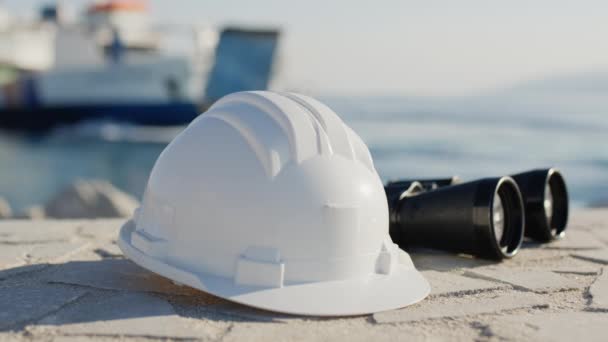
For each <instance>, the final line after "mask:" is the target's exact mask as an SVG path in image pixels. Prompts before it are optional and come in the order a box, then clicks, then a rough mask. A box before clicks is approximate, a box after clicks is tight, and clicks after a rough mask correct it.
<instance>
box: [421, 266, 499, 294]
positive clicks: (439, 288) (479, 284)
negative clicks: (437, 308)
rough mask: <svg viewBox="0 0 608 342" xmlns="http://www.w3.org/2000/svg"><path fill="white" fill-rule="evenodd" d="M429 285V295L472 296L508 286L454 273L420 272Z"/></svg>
mask: <svg viewBox="0 0 608 342" xmlns="http://www.w3.org/2000/svg"><path fill="white" fill-rule="evenodd" d="M422 274H423V275H424V277H425V278H426V280H428V281H429V283H430V284H431V295H432V296H440V295H446V294H472V293H476V292H480V291H489V290H497V289H504V288H506V287H508V285H506V284H504V283H497V282H491V281H487V280H483V279H475V278H470V277H465V276H463V275H461V274H458V273H455V272H438V271H422Z"/></svg>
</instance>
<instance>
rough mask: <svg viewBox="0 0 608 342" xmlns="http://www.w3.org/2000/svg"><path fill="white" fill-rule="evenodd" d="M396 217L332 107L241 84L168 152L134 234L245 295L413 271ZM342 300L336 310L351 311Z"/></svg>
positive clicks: (172, 263)
mask: <svg viewBox="0 0 608 342" xmlns="http://www.w3.org/2000/svg"><path fill="white" fill-rule="evenodd" d="M388 226H389V221H388V206H387V200H386V195H385V193H384V187H383V185H382V182H381V180H380V177H379V176H378V174H377V172H376V170H375V169H374V165H373V162H372V158H371V155H370V153H369V150H368V149H367V147H366V145H365V144H364V143H363V141H362V140H361V139H360V138H359V136H358V135H357V134H356V133H355V132H353V131H352V130H351V129H350V128H349V127H348V126H346V125H345V124H344V123H343V122H342V120H341V119H340V118H339V117H338V116H337V115H336V114H335V113H334V112H333V111H332V110H331V109H329V108H328V107H326V106H325V105H323V104H321V103H320V102H318V101H316V100H314V99H311V98H308V97H305V96H302V95H296V94H279V93H272V92H241V93H235V94H231V95H228V96H226V97H224V98H222V99H221V100H219V101H218V102H216V103H215V104H214V105H213V106H212V107H211V108H210V109H209V110H208V111H207V112H206V113H204V114H203V115H201V116H199V117H198V118H197V119H196V120H194V121H193V122H192V123H191V124H190V125H189V126H188V127H187V128H186V129H185V130H184V131H183V132H182V133H181V134H179V135H178V136H177V137H176V138H175V139H174V140H173V141H172V142H171V143H170V144H169V145H168V146H167V148H166V149H165V150H164V151H163V152H162V153H161V155H160V156H159V158H158V160H157V162H156V164H155V165H154V168H153V170H152V172H151V175H150V178H149V181H148V185H147V188H146V191H145V194H144V198H143V204H142V207H141V209H140V210H138V211H137V212H136V215H135V217H134V220H133V222H132V224H131V227H130V228H129V229H131V232H130V241H125V242H128V244H129V246H127V247H128V248H134V249H136V250H138V251H139V252H141V253H142V254H143V255H145V256H147V257H149V258H153V259H154V260H155V261H156V262H158V263H160V264H164V265H168V267H172V268H175V269H178V270H182V271H185V272H187V273H189V274H191V275H196V276H197V278H199V282H201V281H200V279H201V278H206V277H207V278H213V279H216V280H217V279H221V281H224V282H226V283H228V284H231V285H230V287H234V289H233V290H234V291H236V292H238V293H239V294H241V293H243V291H244V292H246V293H253V292H256V291H260V290H261V289H265V290H269V289H284V288H287V287H290V286H291V287H301V286H305V285H306V284H315V283H318V284H323V283H328V282H336V281H338V282H348V281H352V280H357V281H366V280H369V279H368V278H369V277H370V276H378V275H382V276H384V277H389V276H390V275H391V274H392V273H395V268H396V267H397V268H398V266H396V265H406V266H407V268H408V269H413V265H412V264H411V261H409V257H407V254H405V253H404V252H402V251H400V250H399V249H398V248H397V247H396V246H395V245H394V244H393V243H392V241H391V240H390V237H389V234H388ZM127 235H128V234H127ZM121 236H122V235H121ZM125 239H126V240H128V239H129V236H126V238H125ZM121 245H125V243H122V244H121ZM126 254H127V255H128V253H126ZM404 256H405V262H403V259H404ZM400 259H402V260H401V262H400V261H399V260H400ZM153 271H155V270H153ZM158 273H161V274H162V272H158ZM165 275H166V273H165ZM174 280H176V279H174ZM178 281H179V280H178ZM182 282H183V279H182ZM202 283H204V281H202ZM189 285H192V284H189ZM195 285H197V284H195ZM195 285H192V286H194V287H198V288H201V289H202V290H207V291H209V289H208V286H206V285H204V284H200V286H195ZM425 285H426V290H427V293H428V284H426V282H425ZM239 289H240V290H239ZM245 289H249V290H245ZM255 289H257V290H255ZM234 291H233V292H234ZM209 292H212V293H215V294H217V295H220V296H222V297H225V298H228V299H231V295H230V294H222V293H217V291H209ZM220 292H221V291H220ZM422 292H424V291H422ZM419 297H420V296H419ZM232 299H234V298H232ZM420 299H421V298H420ZM235 300H236V299H235ZM236 301H239V300H236ZM271 301H272V300H271ZM282 301H284V300H282ZM296 301H299V299H298V300H296ZM241 302H244V303H245V304H250V305H254V306H260V305H256V304H255V303H253V304H252V303H247V302H246V301H242V300H241ZM266 302H268V300H267V301H266ZM297 306H298V305H295V306H294V308H295V307H297ZM264 308H266V309H271V310H278V311H285V312H296V313H304V314H306V313H309V314H324V313H323V312H306V310H298V309H297V308H295V309H283V308H275V307H269V306H265V307H264ZM336 309H338V310H335V309H334V310H330V311H331V312H328V313H327V314H333V312H334V311H335V312H336V313H337V314H342V312H341V311H340V310H339V308H336ZM309 311H310V310H309ZM317 311H318V310H317ZM353 313H355V312H353ZM356 313H358V312H356ZM345 314H349V312H345Z"/></svg>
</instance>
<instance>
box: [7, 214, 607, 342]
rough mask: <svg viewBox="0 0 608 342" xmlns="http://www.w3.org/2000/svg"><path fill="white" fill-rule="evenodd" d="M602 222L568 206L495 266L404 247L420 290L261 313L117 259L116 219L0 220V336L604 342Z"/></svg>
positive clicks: (603, 217) (603, 216)
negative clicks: (411, 296) (350, 311)
mask: <svg viewBox="0 0 608 342" xmlns="http://www.w3.org/2000/svg"><path fill="white" fill-rule="evenodd" d="M606 218H608V210H606V209H604V210H590V211H587V210H584V211H574V212H573V214H572V216H571V225H570V227H569V228H568V234H567V235H566V237H565V239H564V240H562V241H560V242H558V243H557V244H548V245H539V244H534V243H530V242H527V243H526V245H525V246H524V248H523V249H522V250H521V252H520V254H518V255H517V256H516V257H515V258H513V259H511V260H505V261H504V262H501V263H496V262H492V261H486V260H480V259H476V258H473V257H471V256H466V255H453V254H450V253H445V252H440V251H434V250H422V249H417V250H411V251H409V252H410V254H411V256H412V260H413V261H414V263H415V264H416V266H417V267H418V269H420V270H421V271H422V272H423V274H424V275H425V277H427V278H428V280H429V281H430V283H431V286H432V287H433V292H432V295H431V296H430V297H429V298H427V299H425V300H423V301H422V302H420V303H418V304H416V305H413V306H409V307H406V308H403V309H401V310H395V311H389V312H384V313H378V314H376V315H366V316H358V317H343V318H311V317H301V316H291V315H283V314H278V313H273V312H268V311H262V310H257V309H253V308H249V307H247V306H243V305H239V304H235V303H231V302H229V301H226V300H223V299H220V298H218V297H214V296H211V295H208V294H205V293H204V292H202V291H198V290H194V289H190V288H188V287H184V286H178V285H175V284H173V283H172V282H171V281H170V280H168V279H165V278H163V277H160V276H157V275H155V274H153V273H150V272H148V271H146V270H144V269H141V268H140V267H139V266H136V265H135V264H133V263H131V262H130V261H128V260H126V259H124V257H123V256H122V253H121V252H120V250H119V249H118V248H117V246H116V243H115V241H116V237H117V234H118V230H119V229H120V227H121V226H122V224H123V223H124V222H125V220H124V219H120V220H68V221H20V222H16V221H0V323H1V325H0V326H1V327H2V328H0V341H32V340H34V341H37V340H44V341H51V340H52V341H85V342H88V341H105V340H115V339H120V340H126V341H158V340H198V341H205V340H213V341H232V340H251V341H268V340H284V341H296V340H306V341H309V340H322V341H328V340H332V341H333V340H349V341H351V340H354V341H391V342H392V341H398V340H428V341H437V340H439V341H442V340H443V341H471V340H476V341H494V340H516V341H519V340H523V341H526V340H528V341H537V340H541V341H542V340H550V341H553V340H560V339H562V340H565V339H572V338H574V336H575V335H576V334H579V335H580V336H584V338H585V340H586V341H593V340H594V339H595V340H598V338H597V337H598V336H601V337H602V338H603V339H602V338H599V340H606V339H605V336H606V332H605V330H604V328H605V327H606V325H607V324H608V323H607V322H606V317H608V308H606V305H605V301H606V299H605V298H606V293H605V292H606V290H605V287H606V286H605V284H606V279H605V271H600V270H602V267H604V268H605V265H608V254H607V253H608V244H606V243H605V240H604V232H605V230H604V229H608V222H606ZM569 239H571V240H569ZM488 270H490V271H492V272H496V274H488V273H487V272H488ZM482 273H483V274H484V275H483V276H480V274H482ZM488 276H492V277H488ZM566 290H567V291H566ZM5 317H9V318H8V319H7V318H5ZM579 326H580V327H581V328H579Z"/></svg>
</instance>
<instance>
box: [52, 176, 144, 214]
mask: <svg viewBox="0 0 608 342" xmlns="http://www.w3.org/2000/svg"><path fill="white" fill-rule="evenodd" d="M138 206H139V202H138V201H137V200H136V199H135V198H134V197H132V196H131V195H129V194H126V193H124V192H122V191H121V190H119V189H117V188H116V187H114V186H113V185H112V184H111V183H109V182H107V181H103V180H78V181H76V182H74V183H73V184H71V185H69V186H68V187H67V188H65V189H64V190H63V191H61V192H59V193H58V194H57V195H56V196H55V197H53V198H52V199H51V200H50V201H49V202H48V203H47V204H46V206H45V210H44V212H45V214H46V216H47V217H53V218H96V217H128V216H130V215H132V214H133V211H134V210H135V208H137V207H138Z"/></svg>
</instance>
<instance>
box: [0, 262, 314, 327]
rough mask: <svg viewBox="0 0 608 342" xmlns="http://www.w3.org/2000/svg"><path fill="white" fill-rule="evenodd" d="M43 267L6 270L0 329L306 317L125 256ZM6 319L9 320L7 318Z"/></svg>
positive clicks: (268, 320)
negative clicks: (183, 281)
mask: <svg viewBox="0 0 608 342" xmlns="http://www.w3.org/2000/svg"><path fill="white" fill-rule="evenodd" d="M40 266H44V267H42V268H41V267H38V266H36V265H27V266H21V267H15V268H12V269H7V270H4V271H2V274H6V275H7V276H6V277H5V278H4V280H3V281H2V282H0V284H1V286H2V289H1V290H0V308H2V311H3V312H5V313H6V314H4V315H3V314H2V313H0V318H2V319H0V331H8V330H21V329H23V328H24V327H25V326H36V325H56V326H69V327H70V328H69V329H68V330H70V329H76V328H75V327H78V326H81V325H82V324H89V325H91V324H97V325H99V324H106V325H107V324H108V322H111V321H125V320H130V322H131V323H129V324H133V322H134V320H135V321H138V320H140V319H146V320H145V325H146V326H150V325H154V324H156V323H155V322H156V321H157V320H160V321H158V324H159V325H166V324H168V323H167V322H171V321H173V319H174V318H178V319H179V317H180V316H181V317H189V318H195V319H207V320H214V321H224V322H225V321H239V322H276V321H285V320H293V319H300V318H302V317H300V316H292V315H285V314H279V313H274V312H270V311H264V310H258V309H255V308H251V307H247V306H244V305H241V304H237V303H233V302H230V301H227V300H224V299H222V298H219V297H216V296H214V295H211V294H208V293H205V292H203V291H199V290H197V289H194V288H191V287H188V286H184V285H178V284H175V283H173V282H172V281H171V280H169V279H167V278H164V277H162V276H159V275H157V274H155V273H152V272H150V271H148V270H146V269H144V268H142V267H140V266H138V265H136V264H135V263H133V262H131V261H130V260H127V259H124V258H109V259H103V260H91V261H70V262H66V263H62V264H53V265H48V264H43V265H40ZM11 278H12V280H11ZM24 282H26V283H27V284H26V285H24ZM5 315H6V317H9V319H7V320H4V316H5ZM62 329H63V327H62ZM83 329H84V328H83ZM85 330H86V329H85ZM69 332H70V333H72V332H73V333H79V332H78V331H71V330H70V331H69ZM85 333H90V332H85Z"/></svg>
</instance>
